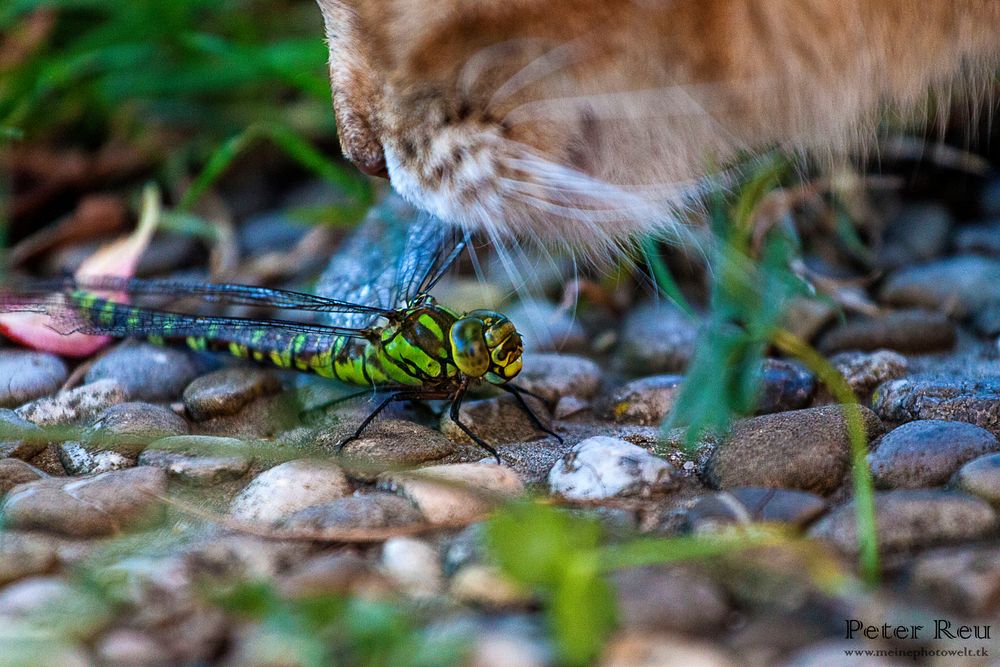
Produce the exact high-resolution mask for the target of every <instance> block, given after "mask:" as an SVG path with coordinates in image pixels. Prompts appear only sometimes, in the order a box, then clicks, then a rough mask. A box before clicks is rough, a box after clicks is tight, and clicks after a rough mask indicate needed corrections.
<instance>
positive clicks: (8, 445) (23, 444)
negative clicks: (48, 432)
mask: <svg viewBox="0 0 1000 667" xmlns="http://www.w3.org/2000/svg"><path fill="white" fill-rule="evenodd" d="M41 433H42V430H41V429H40V428H39V427H38V426H37V425H36V424H34V423H32V422H30V421H28V420H27V419H22V418H21V417H20V416H19V415H18V414H17V413H16V412H14V411H13V410H8V409H7V408H0V457H8V456H13V457H16V458H19V459H30V458H31V457H32V456H34V455H35V454H37V453H38V452H40V451H41V450H43V449H45V446H46V443H45V441H43V440H41V439H40V438H41Z"/></svg>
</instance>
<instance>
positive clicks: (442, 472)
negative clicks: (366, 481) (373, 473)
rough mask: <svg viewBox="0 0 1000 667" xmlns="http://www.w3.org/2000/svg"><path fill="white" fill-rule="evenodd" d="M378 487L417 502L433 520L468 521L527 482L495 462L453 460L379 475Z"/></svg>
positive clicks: (515, 494)
mask: <svg viewBox="0 0 1000 667" xmlns="http://www.w3.org/2000/svg"><path fill="white" fill-rule="evenodd" d="M379 487H380V488H382V489H386V490H389V491H392V492H394V493H398V494H399V495H401V496H403V497H404V498H407V499H409V500H410V502H412V503H413V504H414V505H416V506H417V509H419V510H420V511H421V512H422V513H423V515H424V517H426V518H427V520H428V521H430V522H431V523H469V522H472V521H473V520H475V519H478V518H479V517H481V516H483V515H484V514H486V513H488V512H489V511H490V510H491V509H493V507H494V506H496V504H497V503H498V502H501V501H503V500H506V499H509V498H513V497H516V496H519V495H520V494H521V493H523V492H524V484H523V483H522V482H521V478H520V477H518V476H517V473H515V472H514V471H513V470H511V469H510V468H507V467H505V466H501V465H497V464H495V463H450V464H446V465H437V466H428V467H426V468H420V469H419V470H413V471H410V472H405V473H384V474H382V475H379Z"/></svg>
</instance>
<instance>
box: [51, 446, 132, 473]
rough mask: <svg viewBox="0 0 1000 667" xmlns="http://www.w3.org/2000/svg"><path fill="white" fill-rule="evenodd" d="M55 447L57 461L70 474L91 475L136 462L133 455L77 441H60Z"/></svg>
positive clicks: (129, 465) (128, 465)
mask: <svg viewBox="0 0 1000 667" xmlns="http://www.w3.org/2000/svg"><path fill="white" fill-rule="evenodd" d="M56 449H57V451H58V452H59V462H60V463H61V464H62V467H63V469H65V470H66V472H67V473H69V474H70V475H92V474H97V473H102V472H109V471H111V470H122V469H124V468H131V467H132V466H134V465H135V464H136V459H135V456H134V455H131V454H121V453H119V452H116V451H111V450H104V449H96V448H94V447H87V446H85V445H83V444H81V443H79V442H62V443H59V444H58V445H56Z"/></svg>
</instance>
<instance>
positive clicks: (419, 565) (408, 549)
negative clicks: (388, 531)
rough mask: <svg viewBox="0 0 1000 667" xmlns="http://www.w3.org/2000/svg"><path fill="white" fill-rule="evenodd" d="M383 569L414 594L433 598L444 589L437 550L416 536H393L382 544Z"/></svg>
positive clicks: (410, 593) (398, 583)
mask: <svg viewBox="0 0 1000 667" xmlns="http://www.w3.org/2000/svg"><path fill="white" fill-rule="evenodd" d="M380 562H381V565H382V570H383V571H384V572H385V573H386V574H388V575H389V577H390V578H391V579H392V580H393V581H395V582H396V584H397V585H398V586H399V587H400V588H401V589H402V590H403V591H404V592H406V593H407V594H408V595H410V596H411V597H417V598H422V597H430V596H434V595H437V594H439V593H440V592H441V590H442V588H444V573H443V572H442V571H441V563H440V562H439V559H438V553H437V549H435V548H434V547H433V546H431V545H430V544H429V543H428V542H427V541H426V540H422V539H419V538H416V537H405V536H403V537H390V538H389V539H387V540H386V541H385V542H383V543H382V555H381V559H380Z"/></svg>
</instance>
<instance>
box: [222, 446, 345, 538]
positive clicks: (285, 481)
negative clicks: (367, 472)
mask: <svg viewBox="0 0 1000 667" xmlns="http://www.w3.org/2000/svg"><path fill="white" fill-rule="evenodd" d="M350 493H351V486H350V484H348V482H347V477H346V476H345V475H344V471H343V470H342V469H341V468H340V466H338V465H336V464H335V463H333V462H331V461H323V460H319V459H316V460H310V459H301V460H296V461H288V462H287V463H282V464H280V465H277V466H275V467H273V468H270V469H268V470H265V471H264V472H262V473H261V474H260V475H258V476H257V477H256V478H254V480H253V481H252V482H250V483H249V484H248V485H247V486H246V487H244V488H243V490H242V491H240V493H239V494H238V495H237V496H236V497H235V498H233V502H232V504H231V505H230V513H231V514H232V516H233V518H235V519H237V520H239V521H245V522H247V523H252V524H265V525H266V524H273V523H275V522H277V521H279V520H281V519H283V518H285V517H287V516H289V515H291V514H294V513H295V512H297V511H299V510H301V509H305V508H306V507H312V506H313V505H321V504H323V503H328V502H330V501H331V500H336V499H337V498H342V497H344V496H346V495H348V494H350Z"/></svg>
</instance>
